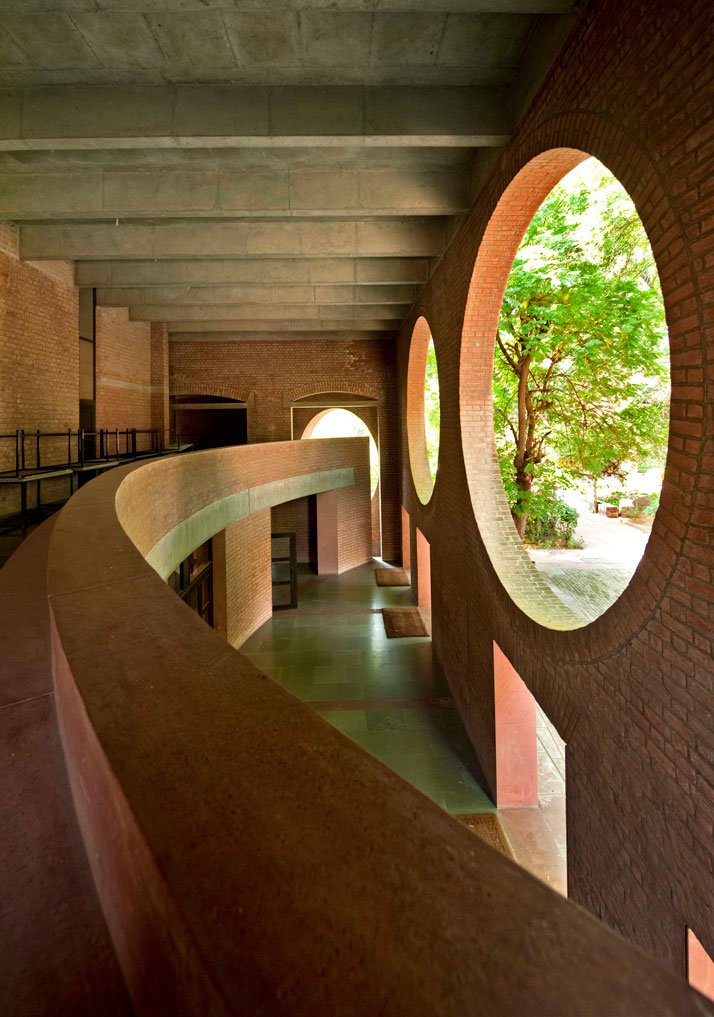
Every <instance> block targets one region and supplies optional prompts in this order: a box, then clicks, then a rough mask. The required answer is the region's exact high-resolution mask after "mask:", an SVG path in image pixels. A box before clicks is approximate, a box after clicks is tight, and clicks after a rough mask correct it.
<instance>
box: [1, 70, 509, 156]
mask: <svg viewBox="0 0 714 1017" xmlns="http://www.w3.org/2000/svg"><path fill="white" fill-rule="evenodd" d="M511 129H512V125H511V123H510V114H509V113H508V104H507V97H506V94H505V92H504V91H503V90H502V89H499V88H483V87H445V86H432V87H411V86H410V87H404V86H394V87H387V86H367V87H362V86H359V85H345V86H332V87H323V86H312V85H298V86H280V87H267V86H257V85H252V86H242V85H222V86H216V85H163V86H161V85H136V86H112V85H92V86H75V85H66V86H53V87H40V88H25V89H21V90H17V91H6V92H3V93H0V151H16V150H22V149H30V150H36V151H37V150H43V149H62V148H71V149H98V148H216V147H221V146H231V147H255V146H261V147H264V146H265V145H270V146H278V147H282V146H290V147H295V146H304V145H307V146H310V147H320V146H324V145H327V146H333V145H340V146H342V145H345V144H349V145H368V146H373V145H376V146H383V145H389V146H402V145H406V146H412V145H419V146H432V145H439V146H444V145H457V146H474V147H477V146H499V145H504V144H506V142H507V141H508V139H509V137H510V133H511Z"/></svg>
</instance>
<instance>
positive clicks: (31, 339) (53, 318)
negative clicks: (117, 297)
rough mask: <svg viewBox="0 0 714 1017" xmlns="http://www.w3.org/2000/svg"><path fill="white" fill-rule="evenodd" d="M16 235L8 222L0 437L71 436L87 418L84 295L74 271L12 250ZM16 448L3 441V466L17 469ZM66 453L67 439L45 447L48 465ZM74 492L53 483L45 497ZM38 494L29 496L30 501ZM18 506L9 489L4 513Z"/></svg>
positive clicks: (2, 244)
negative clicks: (47, 267) (82, 385)
mask: <svg viewBox="0 0 714 1017" xmlns="http://www.w3.org/2000/svg"><path fill="white" fill-rule="evenodd" d="M14 237H16V230H15V227H14V226H12V224H8V223H2V224H0V392H2V398H1V399H0V434H11V433H14V432H15V430H16V429H18V428H25V429H26V430H37V429H40V430H42V431H66V430H67V429H68V428H76V427H77V423H78V416H79V304H78V296H77V290H76V289H75V288H74V286H73V285H72V284H71V268H68V266H66V265H64V264H62V263H60V265H57V264H55V263H54V262H53V263H52V265H51V271H49V272H45V271H40V270H39V269H38V268H37V267H36V266H34V265H29V264H27V263H26V262H22V261H19V260H18V259H17V257H16V256H15V255H14V254H13V253H12V252H13V249H14V247H15V249H16V242H15V241H14V240H13V238H14ZM8 252H9V253H8ZM63 269H64V271H62V270H63ZM68 278H69V280H70V282H69V283H68V282H67V279H68ZM61 279H63V281H60V280H61ZM14 448H15V446H14V442H10V441H8V440H5V439H3V440H1V441H0V469H7V468H9V467H14ZM66 448H67V446H66V442H59V443H58V445H57V447H56V448H55V447H53V445H52V444H51V443H50V442H45V443H43V446H42V451H43V460H44V457H45V456H46V461H47V462H51V461H52V456H53V455H56V456H59V457H61V456H65V457H66ZM66 489H67V482H66V481H65V480H61V481H54V482H53V481H46V482H45V483H44V484H43V489H42V496H43V498H44V499H52V498H53V497H59V496H61V495H62V494H64V493H65V492H66ZM33 494H34V492H32V490H30V491H28V495H29V502H30V504H32V498H33ZM18 507H19V494H18V492H17V491H16V489H14V488H4V489H3V490H2V492H0V514H7V513H8V512H13V511H15V510H16V509H17V508H18Z"/></svg>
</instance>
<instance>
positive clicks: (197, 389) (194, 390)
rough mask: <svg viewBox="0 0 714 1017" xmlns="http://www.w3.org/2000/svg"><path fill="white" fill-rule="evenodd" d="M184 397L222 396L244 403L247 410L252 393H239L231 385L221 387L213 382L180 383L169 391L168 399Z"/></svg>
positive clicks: (251, 401)
mask: <svg viewBox="0 0 714 1017" xmlns="http://www.w3.org/2000/svg"><path fill="white" fill-rule="evenodd" d="M186 395H203V396H222V397H223V398H225V399H237V400H238V401H239V402H241V403H245V404H246V406H247V407H248V408H250V407H251V406H252V404H253V393H252V392H245V391H240V390H239V389H237V388H236V387H235V386H233V385H221V384H217V383H214V382H210V383H208V382H192V383H191V384H188V383H185V382H181V383H180V384H178V385H174V386H172V387H171V388H170V390H169V398H171V396H186Z"/></svg>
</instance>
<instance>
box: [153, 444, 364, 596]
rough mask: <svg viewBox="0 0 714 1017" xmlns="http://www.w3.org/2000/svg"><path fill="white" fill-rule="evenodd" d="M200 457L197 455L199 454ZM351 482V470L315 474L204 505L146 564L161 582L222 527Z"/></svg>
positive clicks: (161, 543)
mask: <svg viewBox="0 0 714 1017" xmlns="http://www.w3.org/2000/svg"><path fill="white" fill-rule="evenodd" d="M199 454H200V453H199ZM354 482H355V476H354V469H353V468H352V467H351V466H349V467H344V468H342V469H335V470H317V471H316V472H314V473H306V474H299V475H298V476H296V477H285V478H284V479H282V480H277V481H273V482H271V483H269V484H262V485H260V486H258V487H252V488H246V490H244V491H237V492H236V493H235V494H230V495H228V496H227V497H225V498H221V499H219V500H218V501H215V502H213V503H212V504H210V505H206V506H205V508H202V509H201V510H200V511H198V512H194V514H193V515H192V516H189V517H188V519H185V520H184V521H183V522H182V523H180V524H179V525H178V526H175V527H174V528H173V529H172V530H169V532H168V533H167V534H165V535H164V536H163V537H162V538H161V540H159V541H158V542H157V543H156V544H154V546H153V547H152V548H151V550H150V551H149V552H148V554H146V555H145V558H146V561H147V562H148V563H149V565H151V567H152V568H153V569H154V571H156V572H158V574H159V575H160V576H161V578H162V579H168V577H169V576H170V575H171V573H172V572H173V571H174V569H176V568H177V567H178V566H179V564H180V563H181V562H182V561H184V560H185V559H186V558H187V557H188V555H189V554H190V553H191V552H192V551H193V550H195V548H197V547H199V546H200V545H201V544H203V543H205V542H206V541H207V540H210V538H211V537H213V536H214V535H215V534H216V533H220V531H221V530H224V529H225V528H226V526H230V524H231V523H235V522H237V521H238V520H239V519H245V517H246V516H249V515H252V514H253V513H254V512H259V511H261V510H262V509H266V508H272V506H273V505H279V504H281V502H284V501H292V500H293V499H294V498H302V497H304V496H305V495H308V494H320V493H322V492H323V491H330V490H333V489H337V488H342V487H352V485H353V484H354Z"/></svg>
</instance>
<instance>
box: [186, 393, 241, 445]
mask: <svg viewBox="0 0 714 1017" xmlns="http://www.w3.org/2000/svg"><path fill="white" fill-rule="evenodd" d="M171 411H172V416H173V430H174V434H175V435H176V438H177V440H180V441H182V442H191V443H192V444H193V445H194V447H195V448H196V449H202V448H224V447H225V446H226V445H246V444H247V443H248V409H247V407H246V405H245V403H242V402H240V401H239V400H237V399H227V398H225V397H224V396H204V395H186V396H175V397H174V399H173V400H172V403H171Z"/></svg>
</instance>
